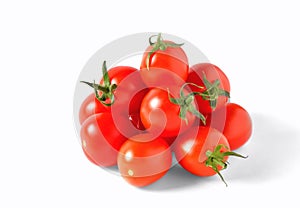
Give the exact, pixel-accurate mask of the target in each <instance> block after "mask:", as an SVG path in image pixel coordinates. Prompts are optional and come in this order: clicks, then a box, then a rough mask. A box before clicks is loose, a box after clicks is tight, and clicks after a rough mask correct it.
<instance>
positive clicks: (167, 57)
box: [140, 34, 189, 87]
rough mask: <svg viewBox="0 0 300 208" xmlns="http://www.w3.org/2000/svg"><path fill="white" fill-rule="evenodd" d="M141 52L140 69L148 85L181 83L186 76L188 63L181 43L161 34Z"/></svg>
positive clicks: (159, 85) (160, 85) (162, 85)
mask: <svg viewBox="0 0 300 208" xmlns="http://www.w3.org/2000/svg"><path fill="white" fill-rule="evenodd" d="M151 38H152V37H150V39H149V42H150V46H149V47H148V48H147V49H146V50H145V53H144V54H143V58H142V62H141V66H140V70H141V76H142V79H143V80H144V82H145V83H146V84H147V85H148V86H149V87H166V86H172V85H182V84H183V83H184V81H186V79H187V76H188V70H189V64H188V58H187V56H186V54H185V52H184V50H183V49H182V48H181V47H180V46H181V45H182V44H176V43H174V42H172V41H168V40H163V39H162V37H161V34H158V35H157V41H156V42H155V43H152V41H151Z"/></svg>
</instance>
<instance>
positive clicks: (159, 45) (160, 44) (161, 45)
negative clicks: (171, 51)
mask: <svg viewBox="0 0 300 208" xmlns="http://www.w3.org/2000/svg"><path fill="white" fill-rule="evenodd" d="M156 36H157V39H156V42H152V38H153V37H156ZM149 44H150V45H151V46H153V48H152V49H151V51H150V52H148V55H147V58H146V66H147V69H148V70H149V65H150V57H151V55H152V54H153V53H155V52H156V51H158V50H161V51H164V50H166V49H167V48H168V47H172V48H178V47H181V46H183V44H184V43H170V42H165V41H163V38H162V37H161V33H158V35H152V36H150V38H149Z"/></svg>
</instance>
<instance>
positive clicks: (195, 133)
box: [174, 127, 245, 185]
mask: <svg viewBox="0 0 300 208" xmlns="http://www.w3.org/2000/svg"><path fill="white" fill-rule="evenodd" d="M174 152H175V157H176V159H177V161H178V162H179V164H180V165H181V166H182V167H183V168H184V169H186V170H187V171H189V172H190V173H192V174H195V175H198V176H212V175H215V174H216V173H217V174H218V175H219V176H220V177H221V179H222V181H223V182H224V183H225V184H226V182H225V180H224V178H223V176H222V175H221V173H220V170H222V169H225V168H226V167H227V159H228V156H236V157H242V158H245V157H244V156H242V155H239V154H237V153H235V152H231V151H230V148H229V143H228V141H227V139H226V137H225V136H224V135H223V134H222V133H221V132H219V131H218V130H216V129H214V128H210V127H193V128H192V129H190V130H189V131H187V132H186V133H184V134H182V135H181V136H180V137H179V138H178V139H177V140H176V141H175V146H174ZM226 185H227V184H226Z"/></svg>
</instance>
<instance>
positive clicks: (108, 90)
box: [80, 61, 118, 106]
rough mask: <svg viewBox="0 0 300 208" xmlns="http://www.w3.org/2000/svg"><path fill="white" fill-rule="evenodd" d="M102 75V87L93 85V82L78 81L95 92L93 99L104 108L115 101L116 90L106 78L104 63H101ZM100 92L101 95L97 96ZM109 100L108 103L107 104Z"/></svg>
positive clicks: (115, 86)
mask: <svg viewBox="0 0 300 208" xmlns="http://www.w3.org/2000/svg"><path fill="white" fill-rule="evenodd" d="M102 74H103V85H99V84H95V80H94V82H93V83H91V82H86V81H80V82H81V83H84V84H87V85H88V86H90V87H92V88H93V89H94V92H95V97H96V98H97V100H99V101H100V102H101V103H102V104H103V105H105V106H111V105H112V104H113V103H114V101H115V95H114V91H115V90H116V89H117V87H118V86H117V85H116V84H111V81H110V78H109V76H108V72H107V67H106V61H104V62H103V65H102ZM98 91H101V92H102V95H101V96H100V95H99V92H98ZM108 100H109V102H107V101H108Z"/></svg>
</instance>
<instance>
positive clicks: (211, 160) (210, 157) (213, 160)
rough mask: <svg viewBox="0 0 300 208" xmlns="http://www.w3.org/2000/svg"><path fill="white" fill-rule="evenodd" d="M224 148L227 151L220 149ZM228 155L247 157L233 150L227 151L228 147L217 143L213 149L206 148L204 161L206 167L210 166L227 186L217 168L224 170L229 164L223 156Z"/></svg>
mask: <svg viewBox="0 0 300 208" xmlns="http://www.w3.org/2000/svg"><path fill="white" fill-rule="evenodd" d="M222 147H223V148H225V149H226V150H228V151H225V152H224V151H221V149H222ZM228 156H235V157H240V158H247V156H243V155H240V154H238V153H235V152H231V151H229V148H228V147H227V146H225V145H223V144H219V145H217V146H216V147H215V149H214V151H213V152H212V151H210V150H207V151H206V157H207V160H206V161H205V165H206V166H207V167H210V168H212V169H213V170H214V171H215V172H216V173H217V174H218V175H219V176H220V178H221V180H222V181H223V182H224V183H225V185H226V186H227V183H226V182H225V180H224V178H223V176H222V175H221V173H220V171H219V168H220V167H221V170H224V169H226V168H227V165H228V164H229V163H228V162H227V161H225V157H228Z"/></svg>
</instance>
